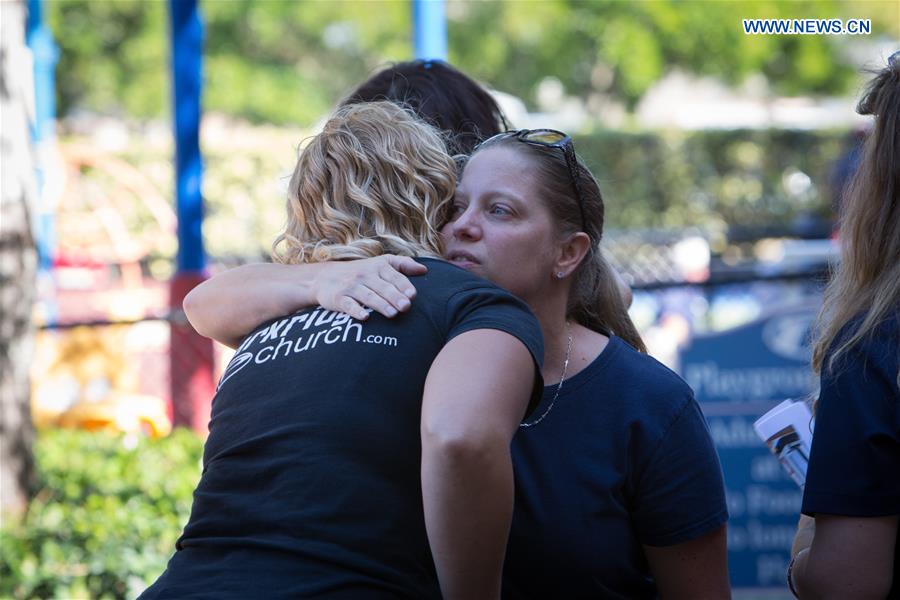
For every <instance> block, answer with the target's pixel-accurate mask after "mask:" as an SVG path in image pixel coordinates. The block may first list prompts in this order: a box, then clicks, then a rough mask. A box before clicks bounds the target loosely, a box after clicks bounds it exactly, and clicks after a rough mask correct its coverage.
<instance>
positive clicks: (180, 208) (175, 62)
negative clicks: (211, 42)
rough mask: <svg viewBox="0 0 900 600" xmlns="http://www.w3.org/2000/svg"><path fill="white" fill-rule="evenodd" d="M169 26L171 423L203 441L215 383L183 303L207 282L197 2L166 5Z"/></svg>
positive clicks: (207, 349)
mask: <svg viewBox="0 0 900 600" xmlns="http://www.w3.org/2000/svg"><path fill="white" fill-rule="evenodd" d="M169 17H170V20H171V25H172V79H173V89H174V94H173V97H174V103H175V191H176V201H175V204H176V208H177V210H176V212H177V215H178V258H177V268H176V272H175V276H174V277H173V278H172V281H171V285H170V289H169V307H170V310H171V314H172V316H173V319H172V322H171V328H170V338H169V380H170V386H171V388H170V389H171V394H172V420H173V422H174V424H175V425H184V426H188V427H191V428H193V429H194V430H195V431H196V432H198V433H200V434H201V435H204V434H205V433H206V431H207V424H208V422H209V414H210V403H211V401H212V396H213V393H214V392H215V388H214V383H213V364H214V358H215V356H214V352H213V345H212V341H211V340H209V339H207V338H204V337H202V336H200V334H198V333H197V332H196V331H194V329H193V328H192V327H191V326H190V324H189V323H188V322H187V320H186V319H185V318H184V313H183V312H182V309H181V307H182V303H183V302H184V297H185V296H186V295H187V293H188V292H189V291H191V289H193V287H194V286H196V285H197V284H198V283H200V282H202V281H203V280H204V279H206V253H205V252H204V250H203V237H202V224H203V196H202V194H201V182H202V178H203V161H202V160H201V156H200V114H201V107H200V98H201V96H200V92H201V88H202V83H203V22H202V21H201V19H200V10H199V8H198V6H197V0H169Z"/></svg>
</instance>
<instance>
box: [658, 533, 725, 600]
mask: <svg viewBox="0 0 900 600" xmlns="http://www.w3.org/2000/svg"><path fill="white" fill-rule="evenodd" d="M644 554H645V555H646V556H647V562H648V563H649V564H650V571H651V572H652V573H653V578H654V579H655V580H656V587H657V589H658V590H659V597H660V598H662V600H671V599H683V600H713V599H715V600H723V599H728V598H731V588H730V586H729V583H728V557H727V554H728V553H727V549H726V541H725V526H724V525H723V526H722V527H720V528H718V529H716V530H715V531H713V532H711V533H708V534H706V535H703V536H701V537H699V538H697V539H694V540H690V541H688V542H684V543H681V544H675V545H673V546H665V547H660V546H644Z"/></svg>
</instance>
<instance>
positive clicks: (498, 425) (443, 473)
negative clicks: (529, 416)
mask: <svg viewBox="0 0 900 600" xmlns="http://www.w3.org/2000/svg"><path fill="white" fill-rule="evenodd" d="M535 375H536V366H535V362H534V359H533V358H532V356H531V354H530V353H529V351H528V350H527V349H526V347H525V345H524V344H523V343H522V342H520V341H519V340H518V339H517V338H515V337H513V336H512V335H510V334H508V333H504V332H502V331H496V330H489V329H477V330H473V331H468V332H465V333H462V334H460V335H459V336H457V337H456V338H454V339H453V340H451V341H450V342H449V343H448V344H447V345H446V346H445V347H444V349H443V350H442V351H441V352H440V354H439V355H438V356H437V358H436V359H435V361H434V363H433V364H432V366H431V369H430V371H429V373H428V378H427V381H426V384H425V394H424V398H423V403H422V424H421V429H422V431H421V433H422V495H423V503H424V509H425V524H426V528H427V530H428V538H429V543H430V544H431V549H432V553H433V555H434V561H435V566H436V567H437V572H438V577H439V579H440V583H441V591H442V592H443V595H444V597H445V598H448V599H451V600H452V599H457V598H460V599H463V598H465V599H468V598H499V596H500V581H501V571H502V567H503V557H504V554H505V551H506V541H507V537H508V535H509V526H510V520H511V518H512V507H513V476H512V460H511V456H510V443H511V441H512V437H513V435H514V434H515V432H516V431H517V429H518V425H519V423H520V422H521V419H522V417H523V415H524V413H525V410H526V407H527V405H528V400H529V398H530V396H531V393H532V391H533V389H534V385H535Z"/></svg>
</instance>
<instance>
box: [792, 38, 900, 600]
mask: <svg viewBox="0 0 900 600" xmlns="http://www.w3.org/2000/svg"><path fill="white" fill-rule="evenodd" d="M857 112H859V113H860V114H862V115H872V116H873V117H874V126H873V128H872V130H871V133H870V134H869V137H868V139H867V140H866V142H865V145H864V148H863V156H862V158H861V160H860V165H859V168H858V170H857V172H856V174H855V175H854V178H853V180H852V182H851V184H850V186H849V188H848V190H847V192H846V193H845V196H844V200H843V208H842V214H841V222H840V239H841V263H840V265H839V266H838V267H837V269H836V271H835V273H834V275H833V277H832V279H831V282H830V283H829V284H828V287H827V289H826V290H825V297H824V301H823V305H822V310H821V313H820V315H819V322H818V330H817V339H816V342H815V345H814V349H813V369H814V370H815V371H816V373H818V374H819V376H820V392H819V398H818V400H817V403H816V427H815V433H814V435H813V444H812V449H811V453H810V460H809V469H808V472H807V477H806V487H805V488H804V492H803V507H802V512H803V516H802V517H801V519H800V527H799V531H798V532H797V536H796V538H795V540H794V547H793V551H792V556H793V558H792V560H791V564H790V567H789V568H788V575H787V577H788V585H789V586H790V588H791V590H792V591H793V592H794V594H795V595H797V596H798V597H801V598H842V599H853V598H900V535H898V517H900V52H896V53H894V54H893V55H892V56H891V57H890V58H889V59H888V65H887V67H886V68H884V69H882V70H881V71H880V72H878V73H877V74H876V76H875V78H874V79H872V81H871V82H870V83H869V86H868V88H867V89H866V92H865V94H864V95H863V98H862V100H861V101H860V103H859V105H858V107H857Z"/></svg>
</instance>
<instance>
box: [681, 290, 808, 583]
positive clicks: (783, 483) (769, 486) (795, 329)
mask: <svg viewBox="0 0 900 600" xmlns="http://www.w3.org/2000/svg"><path fill="white" fill-rule="evenodd" d="M816 310H817V307H815V306H809V305H806V306H798V307H793V308H790V309H784V310H780V311H777V312H773V313H772V314H769V315H768V316H766V317H765V318H763V319H760V320H758V321H754V322H753V323H750V324H747V325H743V326H741V327H737V328H735V329H731V330H729V331H725V332H722V333H717V334H714V335H706V336H697V337H695V338H694V339H693V340H692V341H691V343H690V345H689V346H688V347H686V348H684V349H683V350H682V352H681V353H680V355H679V365H680V366H679V371H680V374H681V376H682V377H683V378H684V379H685V381H687V383H688V385H690V386H691V387H692V388H693V390H694V393H695V394H696V396H697V400H698V401H699V402H700V405H701V407H702V408H703V413H704V414H705V415H706V418H707V421H708V422H709V429H710V433H711V434H712V437H713V441H714V442H715V444H716V448H717V449H718V451H719V459H720V460H721V462H722V469H723V471H724V473H725V487H726V494H727V499H728V510H729V513H730V515H731V519H730V521H729V523H728V563H729V570H730V573H731V583H732V586H733V587H735V588H760V587H767V588H772V587H783V586H784V581H785V580H784V573H785V570H786V569H787V565H788V561H789V560H790V547H791V542H792V541H793V538H794V532H795V530H796V526H797V519H798V517H799V514H800V502H801V500H802V492H801V490H800V488H798V487H797V484H795V483H794V481H793V480H792V479H791V478H790V477H789V476H788V475H787V473H785V472H784V470H783V469H782V467H781V465H780V464H779V463H778V461H777V460H776V459H775V457H774V456H772V455H771V454H770V453H769V450H768V448H767V447H766V445H765V444H764V443H763V441H762V440H760V438H759V437H758V436H757V435H756V432H755V431H754V430H753V422H754V421H755V420H756V419H757V418H758V417H760V416H761V415H762V414H763V413H765V412H766V411H768V410H769V409H770V408H772V407H773V406H775V405H776V404H778V403H779V402H781V401H782V400H785V399H786V398H799V397H804V396H807V395H809V394H810V393H811V392H812V391H813V390H814V389H815V379H814V376H813V373H812V369H811V368H810V349H809V332H810V325H811V324H812V321H813V319H814V318H815V314H816Z"/></svg>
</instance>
